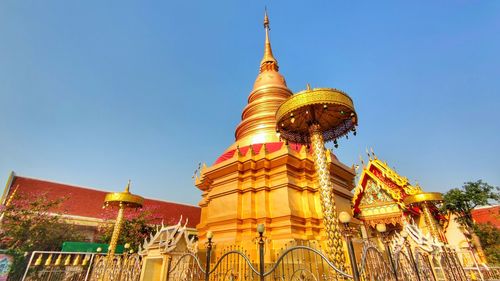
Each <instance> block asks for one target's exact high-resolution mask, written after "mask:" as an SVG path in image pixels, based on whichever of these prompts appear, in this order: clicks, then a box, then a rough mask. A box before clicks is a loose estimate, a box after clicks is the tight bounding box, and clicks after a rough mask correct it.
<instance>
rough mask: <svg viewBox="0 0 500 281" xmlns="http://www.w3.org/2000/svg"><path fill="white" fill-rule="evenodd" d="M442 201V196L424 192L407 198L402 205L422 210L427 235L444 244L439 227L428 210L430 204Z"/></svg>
mask: <svg viewBox="0 0 500 281" xmlns="http://www.w3.org/2000/svg"><path fill="white" fill-rule="evenodd" d="M441 201H443V195H441V193H439V192H425V193H418V194H415V195H412V196H408V197H406V198H405V199H404V203H405V204H406V205H418V206H420V207H421V208H422V212H423V215H424V220H425V224H426V225H427V228H428V229H429V233H430V234H431V236H432V237H434V238H435V239H436V240H438V241H440V242H446V241H444V239H443V236H442V235H441V234H440V231H439V225H438V224H437V222H436V219H435V218H434V216H433V215H432V214H431V211H430V209H429V206H430V204H432V202H436V203H437V202H441Z"/></svg>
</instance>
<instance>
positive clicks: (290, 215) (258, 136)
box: [195, 13, 355, 261]
mask: <svg viewBox="0 0 500 281" xmlns="http://www.w3.org/2000/svg"><path fill="white" fill-rule="evenodd" d="M264 30H265V44H264V56H263V58H262V60H261V63H260V69H259V74H258V75H257V79H256V80H255V83H254V86H253V89H252V91H251V92H250V95H249V96H248V104H247V106H246V107H245V108H244V109H243V112H242V115H241V122H240V124H239V125H238V126H237V127H236V131H235V142H234V143H233V144H231V145H230V146H229V148H227V149H226V150H225V151H224V152H223V153H222V155H221V156H220V157H219V158H218V159H217V160H216V161H215V163H214V164H213V165H211V166H207V165H203V166H202V168H201V170H200V174H199V176H197V177H196V183H195V184H196V186H197V187H198V188H199V189H200V190H201V191H203V194H202V199H201V201H200V202H199V206H200V207H201V219H200V223H199V224H198V225H197V229H198V236H199V238H200V243H199V245H200V247H201V248H203V247H204V245H205V242H206V241H207V237H206V235H207V232H208V231H211V232H212V233H213V236H214V238H213V241H214V243H215V245H216V247H215V249H214V250H215V251H216V252H217V251H218V249H219V250H221V249H222V248H224V246H230V245H237V246H238V247H240V248H242V249H243V250H246V252H247V253H248V254H249V255H250V256H251V257H252V258H253V257H256V254H257V252H256V248H257V247H256V244H255V243H256V240H255V237H257V236H258V233H257V231H256V226H257V225H258V224H264V225H265V227H266V232H265V236H266V247H267V249H268V250H266V256H265V258H266V261H271V260H272V258H273V257H276V255H277V254H278V253H279V251H280V249H281V248H283V247H285V245H290V243H293V242H294V241H295V242H299V241H309V240H316V241H319V242H320V243H323V242H324V241H325V240H326V234H325V231H324V227H323V222H322V209H321V204H320V190H319V186H318V180H317V175H316V171H315V168H314V162H313V155H312V153H311V151H310V149H309V148H308V147H306V146H305V145H300V144H295V143H286V142H283V141H281V139H280V137H279V135H278V134H277V133H276V118H275V114H276V111H277V109H278V107H279V106H280V105H281V104H282V103H283V102H284V101H285V100H287V99H288V98H289V97H290V96H291V95H292V92H291V91H290V89H288V87H287V85H286V81H285V78H284V77H283V75H281V74H280V73H279V66H278V61H277V60H276V58H275V57H274V55H273V52H272V48H271V41H270V38H269V30H270V28H269V18H268V16H267V13H266V14H265V17H264ZM326 154H327V155H326V156H327V161H328V168H329V170H330V174H331V181H332V183H333V191H332V192H333V198H334V200H335V203H336V205H337V209H338V211H339V212H340V211H350V209H351V199H352V196H353V195H352V193H351V190H352V189H353V188H354V177H355V171H354V169H353V168H350V167H348V166H346V165H344V164H343V163H341V162H340V161H339V160H338V159H337V158H336V157H335V155H334V154H333V153H331V151H327V153H326Z"/></svg>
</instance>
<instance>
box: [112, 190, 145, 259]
mask: <svg viewBox="0 0 500 281" xmlns="http://www.w3.org/2000/svg"><path fill="white" fill-rule="evenodd" d="M143 202H144V198H142V197H141V196H138V195H135V194H132V193H130V181H128V184H127V186H126V187H125V191H123V192H113V193H108V194H106V197H105V198H104V207H108V206H114V207H118V214H117V215H116V221H115V226H114V228H113V234H112V235H111V241H110V242H109V248H108V256H107V263H111V262H112V261H113V256H114V255H115V251H116V244H117V243H118V239H119V238H120V232H121V229H122V226H123V214H124V212H125V208H140V207H142V204H143Z"/></svg>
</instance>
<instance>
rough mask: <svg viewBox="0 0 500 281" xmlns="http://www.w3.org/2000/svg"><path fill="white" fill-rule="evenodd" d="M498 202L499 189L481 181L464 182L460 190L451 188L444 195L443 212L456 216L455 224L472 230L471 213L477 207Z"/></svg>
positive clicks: (499, 198)
mask: <svg viewBox="0 0 500 281" xmlns="http://www.w3.org/2000/svg"><path fill="white" fill-rule="evenodd" d="M499 200H500V193H499V188H498V187H494V186H491V185H489V184H487V183H485V182H483V181H482V180H478V181H475V182H466V183H464V185H463V186H462V188H453V189H451V190H449V191H448V192H447V193H446V194H445V195H444V204H443V206H442V209H443V211H446V212H450V213H452V214H455V215H456V216H457V222H458V223H460V224H462V225H463V226H466V227H467V228H469V229H470V228H472V226H473V220H472V214H471V211H472V210H473V209H474V208H475V207H477V206H484V205H490V204H491V203H495V202H498V201H499Z"/></svg>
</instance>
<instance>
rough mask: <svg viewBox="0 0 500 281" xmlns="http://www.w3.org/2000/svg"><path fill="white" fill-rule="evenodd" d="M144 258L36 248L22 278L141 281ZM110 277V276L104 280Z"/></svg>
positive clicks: (66, 280) (45, 280)
mask: <svg viewBox="0 0 500 281" xmlns="http://www.w3.org/2000/svg"><path fill="white" fill-rule="evenodd" d="M141 267H142V259H141V257H140V256H139V255H136V254H133V255H115V256H114V257H113V259H111V260H108V259H107V256H106V255H104V254H97V253H85V252H52V251H35V252H33V253H32V254H31V257H30V259H29V262H28V266H27V267H26V270H25V272H24V275H23V277H22V279H21V280H22V281H35V280H36V281H90V280H114V281H139V279H140V274H141ZM105 278H107V279H105Z"/></svg>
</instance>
